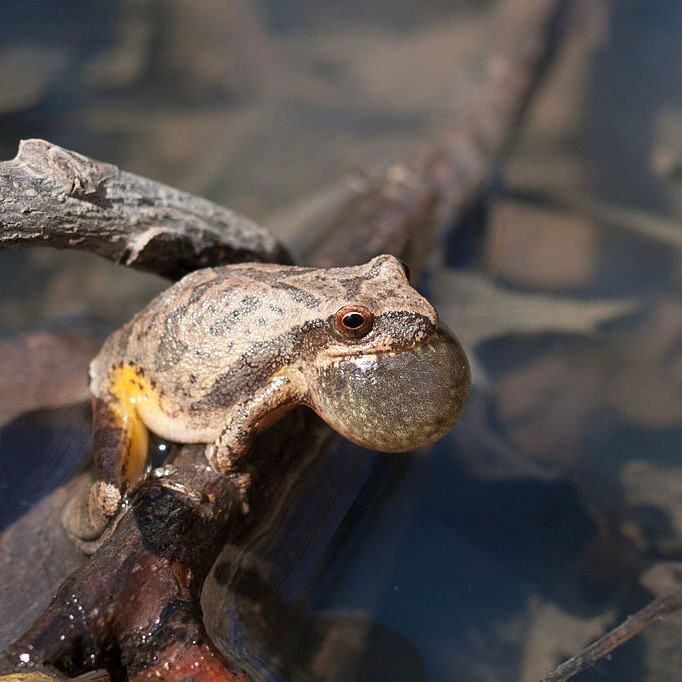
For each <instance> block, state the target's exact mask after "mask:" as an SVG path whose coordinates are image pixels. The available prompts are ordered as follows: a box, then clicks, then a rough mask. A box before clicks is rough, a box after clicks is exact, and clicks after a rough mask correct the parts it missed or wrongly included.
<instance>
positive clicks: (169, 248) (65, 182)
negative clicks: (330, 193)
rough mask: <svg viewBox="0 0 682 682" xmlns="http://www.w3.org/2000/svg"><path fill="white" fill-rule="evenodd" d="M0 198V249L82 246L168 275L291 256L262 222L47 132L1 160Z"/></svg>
mask: <svg viewBox="0 0 682 682" xmlns="http://www.w3.org/2000/svg"><path fill="white" fill-rule="evenodd" d="M0 197H1V198H0V249H14V248H19V247H27V246H51V247H53V248H57V249H80V250H83V251H89V252H90V253H96V254H97V255H100V256H103V257H104V258H108V259H109V260H112V261H114V262H116V263H122V264H123V265H127V266H128V267H132V268H137V269H139V270H146V271H148V272H154V273H156V274H158V275H161V276H163V277H168V278H170V279H178V278H179V277H181V276H182V275H184V274H186V273H188V272H190V271H191V270H196V269H197V268H200V267H207V266H210V265H218V264H224V263H234V262H239V261H245V260H250V261H283V260H284V261H287V260H288V257H287V256H286V253H285V251H284V249H283V248H282V247H281V246H280V245H279V244H278V242H277V240H276V239H275V238H274V237H273V236H272V235H271V234H270V233H269V232H268V231H267V230H265V229H263V228H262V227H260V226H259V225H256V224H255V223H253V222H252V221H250V220H248V219H247V218H245V217H244V216H241V215H239V214H238V213H235V212H234V211H231V210H230V209H227V208H223V207H221V206H218V205H216V204H213V203H211V202H210V201H207V200H206V199H201V198H199V197H196V196H194V195H192V194H188V193H187V192H182V191H180V190H177V189H174V188H172V187H168V186H167V185H163V184H161V183H158V182H154V181H153V180H148V179H146V178H141V177H138V176H136V175H133V174H132V173H127V172H125V171H121V170H119V169H118V168H117V167H116V166H114V165H112V164H109V163H102V162H101V161H95V160H93V159H89V158H87V157H85V156H82V155H81V154H77V153H76V152H73V151H69V150H67V149H62V148H61V147H58V146H57V145H54V144H51V143H49V142H46V141H45V140H24V141H22V142H21V144H20V146H19V152H18V153H17V155H16V157H15V158H14V159H12V160H10V161H3V162H0Z"/></svg>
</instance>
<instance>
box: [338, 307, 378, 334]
mask: <svg viewBox="0 0 682 682" xmlns="http://www.w3.org/2000/svg"><path fill="white" fill-rule="evenodd" d="M373 324H374V315H372V313H371V312H370V311H369V310H368V309H367V308H365V306H362V305H347V306H344V307H343V308H341V309H340V310H338V311H337V312H336V315H334V328H335V329H336V331H337V332H338V333H339V334H340V335H341V336H343V337H345V338H347V339H360V338H362V337H363V336H367V334H369V332H370V331H371V329H372V325H373Z"/></svg>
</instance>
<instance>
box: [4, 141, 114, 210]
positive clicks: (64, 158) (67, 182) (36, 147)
mask: <svg viewBox="0 0 682 682" xmlns="http://www.w3.org/2000/svg"><path fill="white" fill-rule="evenodd" d="M14 160H15V161H16V162H17V163H20V164H22V165H23V166H25V167H26V169H27V170H28V172H29V173H31V175H33V176H35V177H39V178H44V179H46V180H50V181H51V182H53V183H55V184H57V185H58V186H59V188H60V190H61V191H63V192H64V194H66V195H67V196H72V197H76V198H79V199H91V198H93V197H95V196H96V195H97V191H98V189H99V187H100V186H101V185H102V183H103V182H105V181H106V180H108V179H109V178H113V177H116V176H117V175H118V174H119V170H118V167H117V166H115V165H114V164H111V163H104V162H103V161H95V160H94V159H90V158H88V157H87V156H83V155H82V154H78V153H76V152H72V151H70V150H68V149H63V148H62V147H59V146H57V145H56V144H52V143H50V142H47V141H46V140H38V139H31V140H22V141H21V142H20V143H19V151H18V153H17V155H16V157H15V159H14Z"/></svg>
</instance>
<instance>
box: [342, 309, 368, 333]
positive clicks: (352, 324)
mask: <svg viewBox="0 0 682 682" xmlns="http://www.w3.org/2000/svg"><path fill="white" fill-rule="evenodd" d="M364 322H365V318H364V316H363V315H361V314H360V313H348V315H344V316H343V325H344V327H348V329H357V328H358V327H362V325H363V324H364Z"/></svg>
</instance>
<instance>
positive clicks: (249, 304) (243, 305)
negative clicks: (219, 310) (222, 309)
mask: <svg viewBox="0 0 682 682" xmlns="http://www.w3.org/2000/svg"><path fill="white" fill-rule="evenodd" d="M261 304H262V298H261V297H259V296H244V297H243V298H242V299H241V300H240V301H239V302H238V303H237V306H236V307H235V308H233V309H232V310H230V311H229V312H228V313H226V314H225V315H223V316H222V317H221V318H220V319H219V320H218V321H217V322H215V323H214V324H213V325H211V326H210V327H209V332H210V333H211V334H213V336H222V335H223V334H227V333H229V332H231V331H232V329H233V328H234V327H235V325H236V324H237V323H238V322H239V321H240V320H241V319H242V318H243V317H245V316H246V315H248V314H249V313H253V312H255V311H256V310H258V308H260V307H261Z"/></svg>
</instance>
